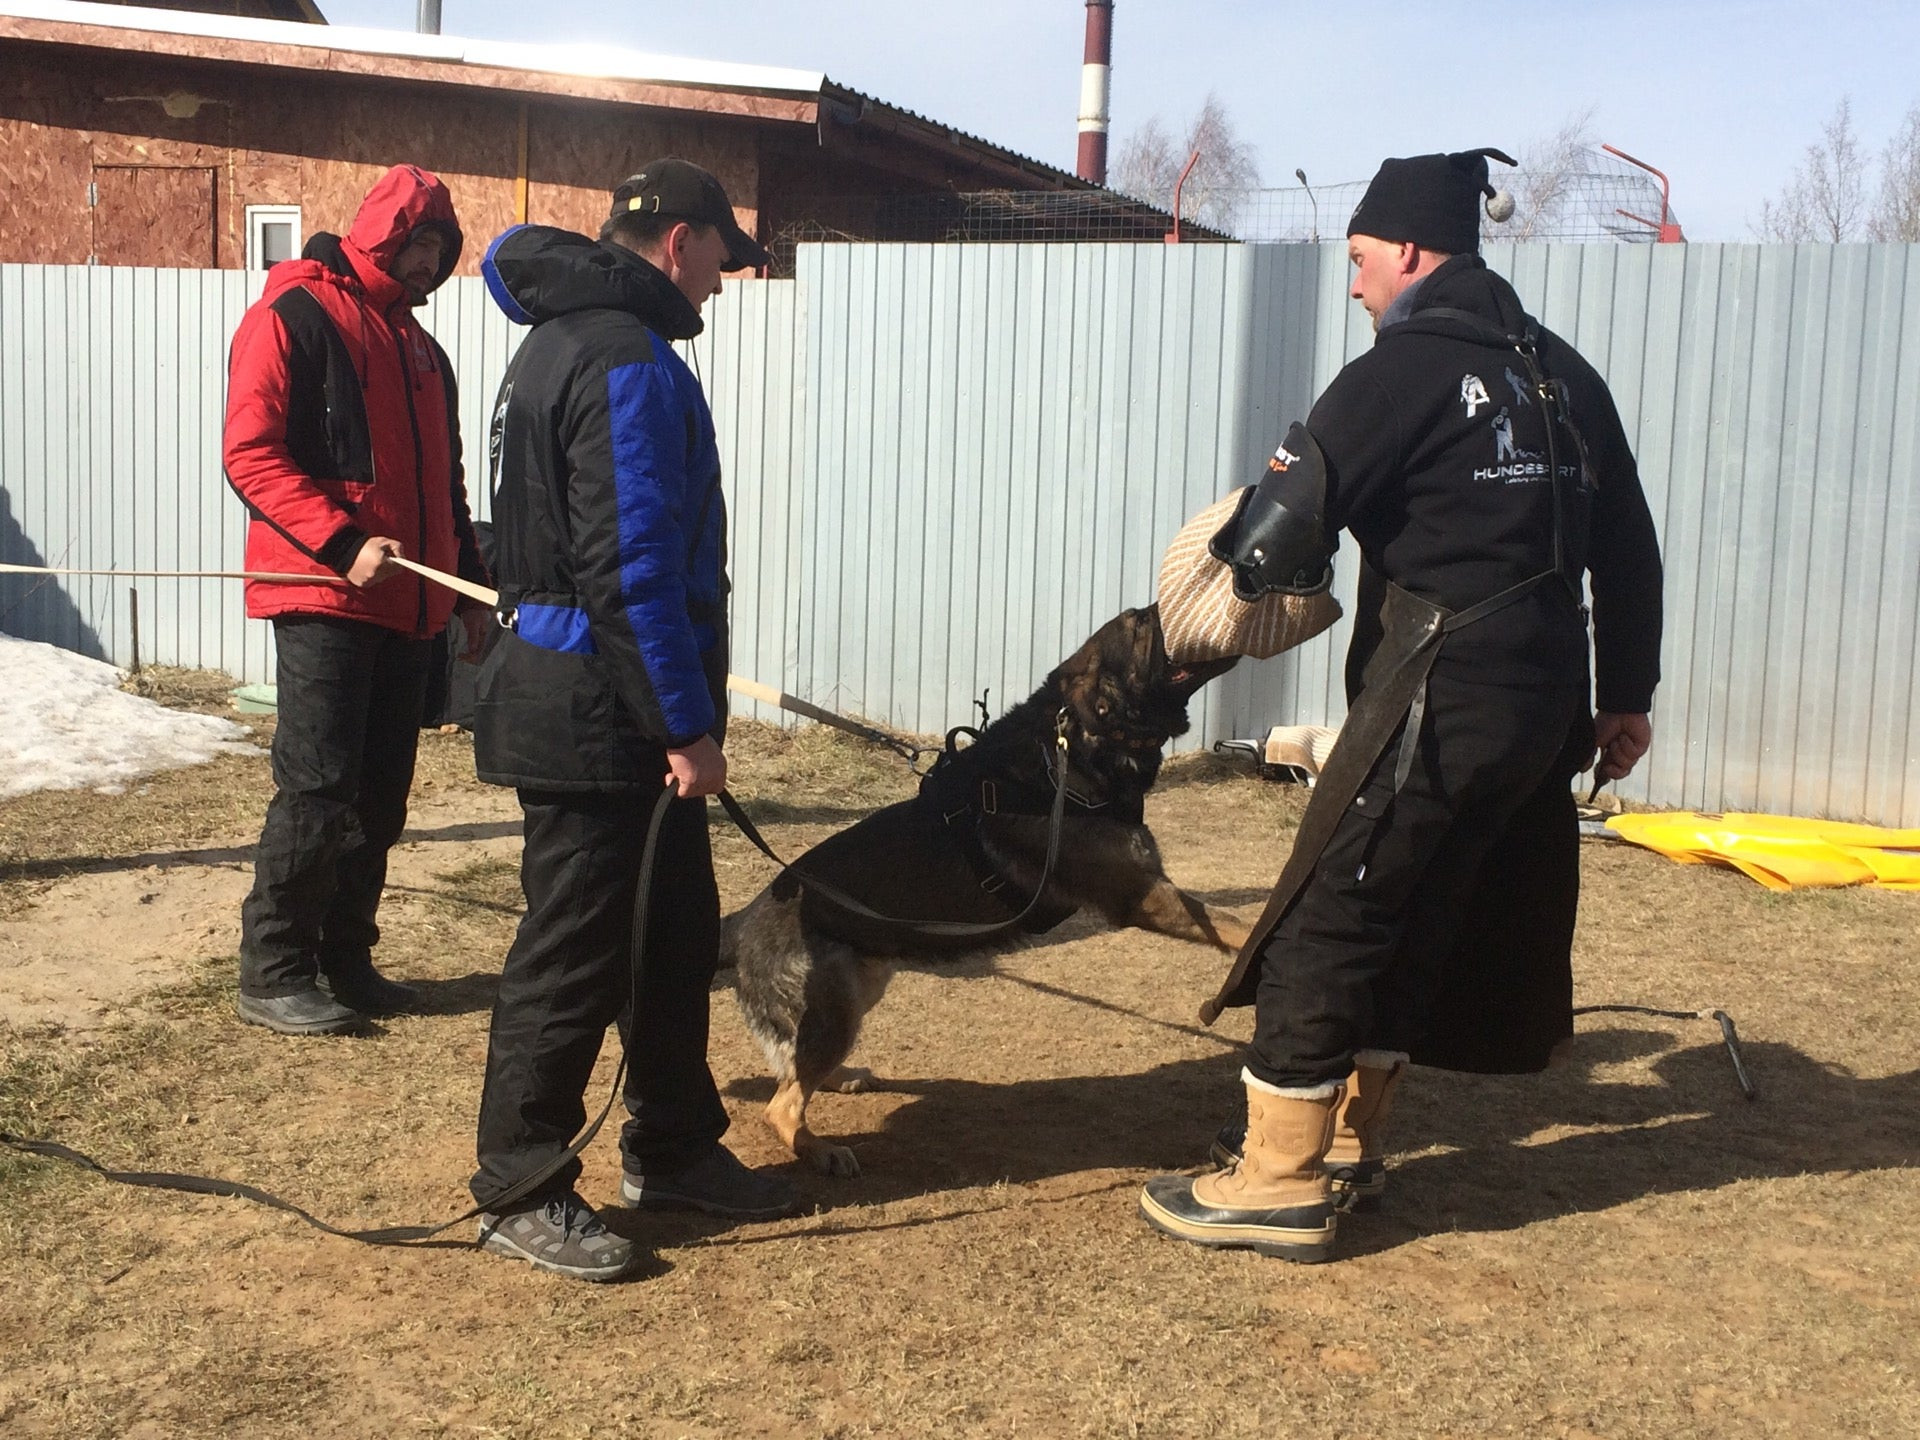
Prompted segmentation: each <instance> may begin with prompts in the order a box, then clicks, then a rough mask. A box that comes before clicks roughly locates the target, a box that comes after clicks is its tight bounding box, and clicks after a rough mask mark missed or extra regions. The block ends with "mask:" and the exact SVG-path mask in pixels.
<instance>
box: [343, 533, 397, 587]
mask: <svg viewBox="0 0 1920 1440" xmlns="http://www.w3.org/2000/svg"><path fill="white" fill-rule="evenodd" d="M406 553H407V552H406V551H405V550H403V549H402V548H401V546H400V542H399V541H398V540H395V539H392V538H390V537H389V536H386V535H369V536H368V537H367V538H366V541H365V543H363V544H362V545H361V546H360V553H359V554H358V555H356V556H354V557H353V567H352V568H351V569H350V570H348V571H347V583H348V584H349V585H351V586H353V588H354V589H356V590H371V589H372V588H373V587H374V586H375V585H378V584H379V583H380V582H381V581H383V580H386V579H388V578H390V577H391V576H394V575H398V574H399V573H400V567H399V566H398V565H396V564H394V563H393V557H394V556H395V555H404V554H406Z"/></svg>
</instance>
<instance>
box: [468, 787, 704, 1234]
mask: <svg viewBox="0 0 1920 1440" xmlns="http://www.w3.org/2000/svg"><path fill="white" fill-rule="evenodd" d="M666 771H667V761H666V755H665V752H661V755H660V767H659V771H658V773H659V774H661V775H665V774H666ZM519 793H520V806H521V809H522V810H523V811H524V812H525V814H526V824H525V836H526V844H525V849H524V850H523V852H522V855H521V861H520V883H521V887H522V889H524V890H525V892H526V898H527V912H526V915H525V916H524V917H523V918H522V920H521V921H520V929H519V932H518V933H517V934H516V935H515V936H514V941H513V945H512V947H511V948H510V949H509V950H508V951H507V960H506V966H505V968H504V970H503V971H502V973H501V976H500V990H499V995H498V998H497V999H496V1000H495V1002H494V1007H493V1027H492V1030H491V1032H490V1035H489V1038H488V1044H487V1077H486V1084H485V1087H484V1089H483V1090H482V1092H481V1096H480V1125H479V1140H478V1145H477V1151H478V1158H479V1162H480V1168H479V1170H478V1171H477V1173H475V1175H474V1177H473V1181H472V1189H473V1197H474V1199H475V1200H476V1201H478V1202H479V1203H480V1204H482V1205H486V1204H490V1203H492V1201H493V1199H494V1198H495V1197H496V1196H498V1195H500V1194H502V1193H504V1192H505V1191H506V1190H507V1189H508V1188H510V1187H511V1186H513V1185H514V1184H516V1183H518V1182H519V1181H520V1180H521V1179H523V1178H524V1177H525V1176H527V1175H529V1174H531V1173H532V1172H533V1171H535V1170H537V1169H539V1168H540V1167H541V1166H543V1165H545V1164H547V1163H548V1162H549V1161H551V1160H552V1159H554V1157H556V1156H557V1155H560V1154H561V1153H562V1152H564V1151H565V1150H566V1148H567V1145H568V1144H569V1142H571V1141H572V1139H573V1137H574V1136H575V1135H576V1134H577V1133H578V1132H579V1130H580V1128H581V1127H582V1126H583V1125H584V1124H585V1123H586V1116H587V1109H586V1105H585V1103H584V1097H585V1092H586V1088H587V1082H588V1080H589V1079H591V1078H592V1075H593V1066H594V1062H595V1060H596V1059H598V1057H599V1054H600V1041H601V1037H602V1036H603V1035H604V1034H605V1033H606V1029H607V1026H608V1025H611V1024H617V1025H618V1026H619V1030H620V1041H621V1043H622V1044H623V1045H624V1046H625V1047H626V1055H627V1078H626V1088H625V1093H624V1096H623V1098H624V1100H625V1102H626V1106H627V1111H628V1114H629V1116H630V1118H629V1119H628V1121H627V1124H626V1127H625V1129H624V1130H623V1131H622V1133H621V1137H620V1148H621V1151H622V1154H623V1156H624V1161H625V1165H626V1168H627V1169H628V1170H630V1171H637V1172H646V1171H656V1170H657V1171H670V1170H675V1169H678V1168H680V1167H681V1166H683V1165H686V1164H689V1163H690V1162H692V1161H693V1160H695V1159H697V1158H699V1156H700V1155H701V1154H702V1153H703V1152H704V1151H705V1150H706V1149H707V1148H708V1147H709V1146H711V1145H712V1144H713V1143H714V1142H716V1141H717V1140H719V1138H720V1137H721V1136H722V1135H724V1134H725V1133H726V1130H727V1112H726V1108H725V1106H723V1105H722V1104H721V1103H720V1095H719V1092H718V1090H716V1089H715V1088H714V1083H713V1074H712V1072H711V1071H710V1070H709V1069H708V1068H707V1023H708V1013H709V999H708V990H709V988H710V987H711V985H712V983H713V976H714V972H715V971H716V970H717V969H718V968H719V960H720V893H719V889H718V887H717V886H716V885H715V883H714V878H713V853H712V850H711V848H710V847H709V845H708V841H707V805H706V801H704V800H675V801H674V802H673V803H672V804H671V805H670V806H669V807H668V811H667V816H666V819H665V821H664V822H663V824H662V825H661V829H660V842H659V849H658V853H657V856H656V860H655V867H654V874H653V882H652V889H651V891H650V897H651V898H650V902H649V904H650V909H649V912H648V920H647V936H646V950H645V958H644V964H643V965H642V966H641V967H640V968H639V969H638V970H637V971H636V970H635V968H634V966H633V965H632V963H631V950H632V937H633V902H634V894H635V891H636V889H637V887H638V884H639V879H640V859H641V851H642V849H643V847H644V842H645V839H646V826H647V818H648V812H649V810H650V808H651V806H652V804H653V799H654V796H653V794H652V793H649V792H642V793H628V794H584V793H579V794H576V793H556V792H550V791H534V790H522V791H520V792H519ZM579 1175H580V1162H579V1161H578V1160H570V1161H569V1162H568V1163H567V1164H566V1166H564V1167H563V1168H562V1169H561V1170H560V1171H558V1172H557V1173H556V1174H555V1175H554V1176H553V1177H552V1179H551V1180H549V1181H548V1182H547V1183H546V1184H545V1185H543V1186H542V1187H541V1190H540V1192H539V1194H540V1197H545V1196H550V1195H554V1194H560V1193H564V1192H565V1191H567V1190H568V1189H570V1188H571V1187H572V1185H573V1183H574V1182H575V1181H576V1180H577V1179H578V1178H579Z"/></svg>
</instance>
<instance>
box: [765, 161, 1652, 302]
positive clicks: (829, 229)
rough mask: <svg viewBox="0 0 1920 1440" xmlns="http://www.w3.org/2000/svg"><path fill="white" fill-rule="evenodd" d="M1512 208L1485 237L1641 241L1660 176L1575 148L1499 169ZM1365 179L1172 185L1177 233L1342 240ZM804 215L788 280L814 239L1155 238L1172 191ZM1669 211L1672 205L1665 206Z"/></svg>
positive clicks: (833, 205)
mask: <svg viewBox="0 0 1920 1440" xmlns="http://www.w3.org/2000/svg"><path fill="white" fill-rule="evenodd" d="M1498 183H1499V184H1501V185H1502V186H1503V188H1505V189H1508V190H1510V191H1511V192H1512V193H1513V196H1514V199H1515V211H1514V215H1513V218H1512V219H1511V220H1509V221H1508V222H1506V223H1505V224H1501V225H1495V224H1492V223H1490V222H1489V223H1486V224H1484V225H1483V227H1482V228H1483V233H1484V235H1485V238H1486V239H1488V240H1517V241H1541V242H1544V241H1558V242H1562V243H1566V242H1595V241H1620V242H1623V243H1629V244H1645V243H1648V242H1651V241H1653V240H1654V239H1655V238H1657V235H1658V231H1659V227H1660V224H1661V221H1662V219H1663V210H1662V198H1661V193H1660V186H1659V184H1658V183H1657V182H1656V181H1655V180H1654V179H1653V178H1652V177H1651V176H1650V175H1648V174H1647V173H1646V172H1645V171H1643V170H1639V169H1636V168H1635V167H1633V166H1631V165H1629V164H1627V163H1626V162H1625V161H1622V160H1619V159H1616V158H1615V157H1614V156H1612V155H1609V154H1607V153H1605V152H1604V151H1600V150H1581V151H1578V152H1576V153H1575V154H1574V155H1573V156H1572V157H1571V158H1570V159H1569V161H1568V163H1567V164H1565V165H1562V166H1559V167H1556V168H1554V169H1552V170H1547V171H1526V170H1518V171H1506V172H1504V173H1503V174H1502V175H1501V176H1500V178H1499V181H1498ZM1366 188H1367V182H1366V181H1365V180H1347V181H1341V182H1339V183H1336V184H1331V185H1307V184H1298V185H1290V186H1281V187H1274V188H1263V189H1254V190H1237V189H1236V190H1226V189H1220V190H1214V189H1206V188H1202V187H1196V186H1189V187H1188V188H1187V189H1186V190H1184V191H1183V192H1182V194H1181V197H1180V200H1181V213H1182V218H1181V222H1180V238H1181V239H1182V240H1185V241H1192V242H1198V243H1215V244H1217V243H1220V242H1223V241H1235V240H1238V241H1257V242H1267V243H1273V242H1302V243H1305V242H1312V241H1316V240H1339V239H1341V238H1343V237H1344V236H1345V235H1346V233H1347V221H1348V219H1349V218H1350V217H1351V216H1352V215H1353V212H1354V209H1355V208H1356V207H1357V206H1358V205H1359V203H1360V197H1361V196H1362V195H1363V194H1365V193H1366ZM808 208H809V211H810V214H809V216H808V218H807V219H805V220H801V221H795V222H792V223H790V224H787V225H783V226H779V227H777V228H776V230H775V233H774V237H773V242H772V244H771V245H770V246H769V249H770V250H771V251H772V253H773V273H774V274H775V275H776V276H779V277H782V278H790V277H791V276H792V275H793V273H794V255H795V250H796V247H797V246H799V245H801V244H803V243H807V242H812V241H848V240H854V241H914V242H921V243H927V242H932V243H941V244H954V243H967V242H987V241H1000V242H1007V241H1028V242H1036V241H1139V242H1147V243H1154V242H1159V241H1163V240H1165V239H1166V238H1167V236H1168V234H1169V232H1170V231H1171V230H1172V229H1173V226H1174V217H1173V199H1172V196H1170V195H1169V196H1165V197H1158V198H1154V197H1148V198H1139V197H1135V196H1129V195H1123V194H1121V193H1120V192H1119V191H1117V190H1094V189H1086V190H1066V191H1043V190H982V191H970V192H961V193H948V194H933V195H928V194H920V195H859V196H840V197H831V198H826V199H822V200H818V201H813V202H810V204H809V207H808ZM1664 218H1665V219H1668V220H1671V219H1672V218H1673V217H1672V216H1670V215H1666V216H1664Z"/></svg>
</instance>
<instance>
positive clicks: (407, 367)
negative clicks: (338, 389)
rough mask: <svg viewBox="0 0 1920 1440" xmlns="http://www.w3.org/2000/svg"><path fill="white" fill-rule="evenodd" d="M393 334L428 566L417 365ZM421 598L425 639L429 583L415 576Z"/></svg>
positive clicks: (418, 621) (421, 555) (418, 617)
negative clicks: (416, 399)
mask: <svg viewBox="0 0 1920 1440" xmlns="http://www.w3.org/2000/svg"><path fill="white" fill-rule="evenodd" d="M387 328H388V330H390V331H391V332H392V334H393V349H394V353H395V354H397V355H398V356H399V357H400V374H401V378H402V379H404V380H405V381H406V385H405V387H404V388H405V389H406V392H407V422H408V423H409V424H410V425H411V426H412V427H413V499H414V507H415V508H414V514H415V516H416V517H418V519H419V522H420V548H419V549H418V550H417V551H415V552H414V558H415V559H417V560H418V561H419V562H420V563H421V564H422V565H424V564H426V563H427V480H426V475H425V474H424V473H423V472H424V471H425V470H426V467H427V456H426V447H425V445H424V444H423V443H422V441H421V438H420V411H419V409H418V408H417V407H416V406H415V405H414V403H413V366H412V364H411V363H410V362H409V361H408V359H407V342H406V341H405V339H404V338H402V336H401V334H400V330H401V327H400V326H397V325H389V326H388V327H387ZM414 578H415V583H416V585H417V587H418V589H417V592H416V593H417V594H418V595H419V597H420V602H419V606H418V608H417V609H416V610H415V611H414V622H413V632H414V634H416V635H420V636H425V635H426V633H427V580H426V577H425V576H424V575H420V576H415V577H414Z"/></svg>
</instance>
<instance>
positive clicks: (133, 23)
mask: <svg viewBox="0 0 1920 1440" xmlns="http://www.w3.org/2000/svg"><path fill="white" fill-rule="evenodd" d="M0 40H24V41H29V42H40V43H45V44H58V45H78V46H94V47H104V48H110V49H119V50H125V49H132V48H136V47H137V48H139V49H141V50H144V51H147V52H148V53H150V54H156V55H174V56H179V57H181V58H183V59H201V60H216V61H224V62H227V63H234V64H245V65H261V66H268V67H283V68H292V69H299V70H303V71H315V70H323V71H329V72H332V73H336V74H341V75H356V76H365V77H371V78H387V79H397V80H410V81H414V82H423V81H424V82H427V83H439V84H457V85H474V86H480V87H483V88H489V89H499V90H507V91H516V92H520V93H526V94H547V95H567V96H574V97H578V98H581V99H592V100H610V101H616V102H623V103H627V104H636V105H652V106H660V107H664V108H670V109H692V110H702V111H706V112H708V113H715V114H734V115H747V116H753V117H757V118H760V119H767V120H787V121H794V122H799V123H805V124H814V123H821V122H827V121H831V122H834V123H839V124H848V125H858V126H869V125H870V126H875V127H878V128H882V129H884V130H887V131H888V132H890V133H892V134H894V135H897V136H899V137H901V138H902V139H905V140H908V141H910V142H913V143H916V144H919V145H923V146H926V145H932V146H944V147H947V148H949V149H951V148H958V149H960V150H962V151H964V152H966V153H967V156H968V158H969V159H970V160H972V161H974V162H976V163H984V164H986V165H988V166H990V167H992V168H996V169H1000V170H1002V171H1006V172H1010V173H1012V174H1015V175H1019V176H1021V177H1023V178H1024V180H1025V182H1026V183H1027V184H1029V185H1031V184H1033V183H1034V182H1036V181H1037V182H1039V183H1040V184H1041V185H1043V186H1046V187H1049V188H1060V189H1085V188H1095V187H1091V186H1089V184H1088V182H1087V181H1084V180H1081V179H1079V178H1078V177H1076V176H1074V175H1072V174H1069V173H1068V172H1066V171H1063V170H1059V169H1056V168H1055V167H1053V166H1051V165H1046V164H1043V163H1042V162H1040V161H1038V160H1034V159H1031V158H1029V157H1027V156H1024V155H1020V154H1017V153H1015V152H1014V151H1011V150H1008V149H1005V148H1004V147H1002V146H998V145H995V144H993V143H992V142H990V141H987V140H983V139H981V138H980V137H978V136H975V135H969V134H966V133H965V132H963V131H960V130H956V129H954V128H953V127H952V126H948V125H943V124H941V123H939V122H938V121H935V120H931V119H928V118H927V117H925V116H922V115H917V114H915V113H914V112H912V111H910V110H905V109H902V108H900V107H899V106H894V105H889V104H887V103H886V102H884V101H881V100H876V99H874V98H873V97H872V96H869V95H864V94H862V93H861V92H859V91H857V90H854V89H851V88H850V87H848V86H844V85H840V84H837V83H836V82H834V81H832V80H830V79H828V78H827V76H826V74H825V73H824V72H822V71H818V70H790V69H784V68H780V67H776V66H770V65H738V64H733V63H730V62H726V61H716V60H691V59H686V58H684V57H680V56H672V55H652V54H647V53H644V52H642V51H637V50H625V49H621V48H620V47H618V46H612V45H601V44H575V45H539V44H524V43H521V42H518V41H511V42H510V41H499V40H468V39H463V38H461V37H459V36H453V35H421V34H416V33H414V32H412V31H406V30H369V29H361V28H357V27H349V26H339V25H324V26H323V25H312V24H303V23H298V22H293V21H285V20H260V19H252V18H245V17H239V16H232V15H215V14H208V13H204V12H198V11H184V10H159V9H149V8H144V7H140V6H133V5H119V4H95V3H90V0H0Z"/></svg>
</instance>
